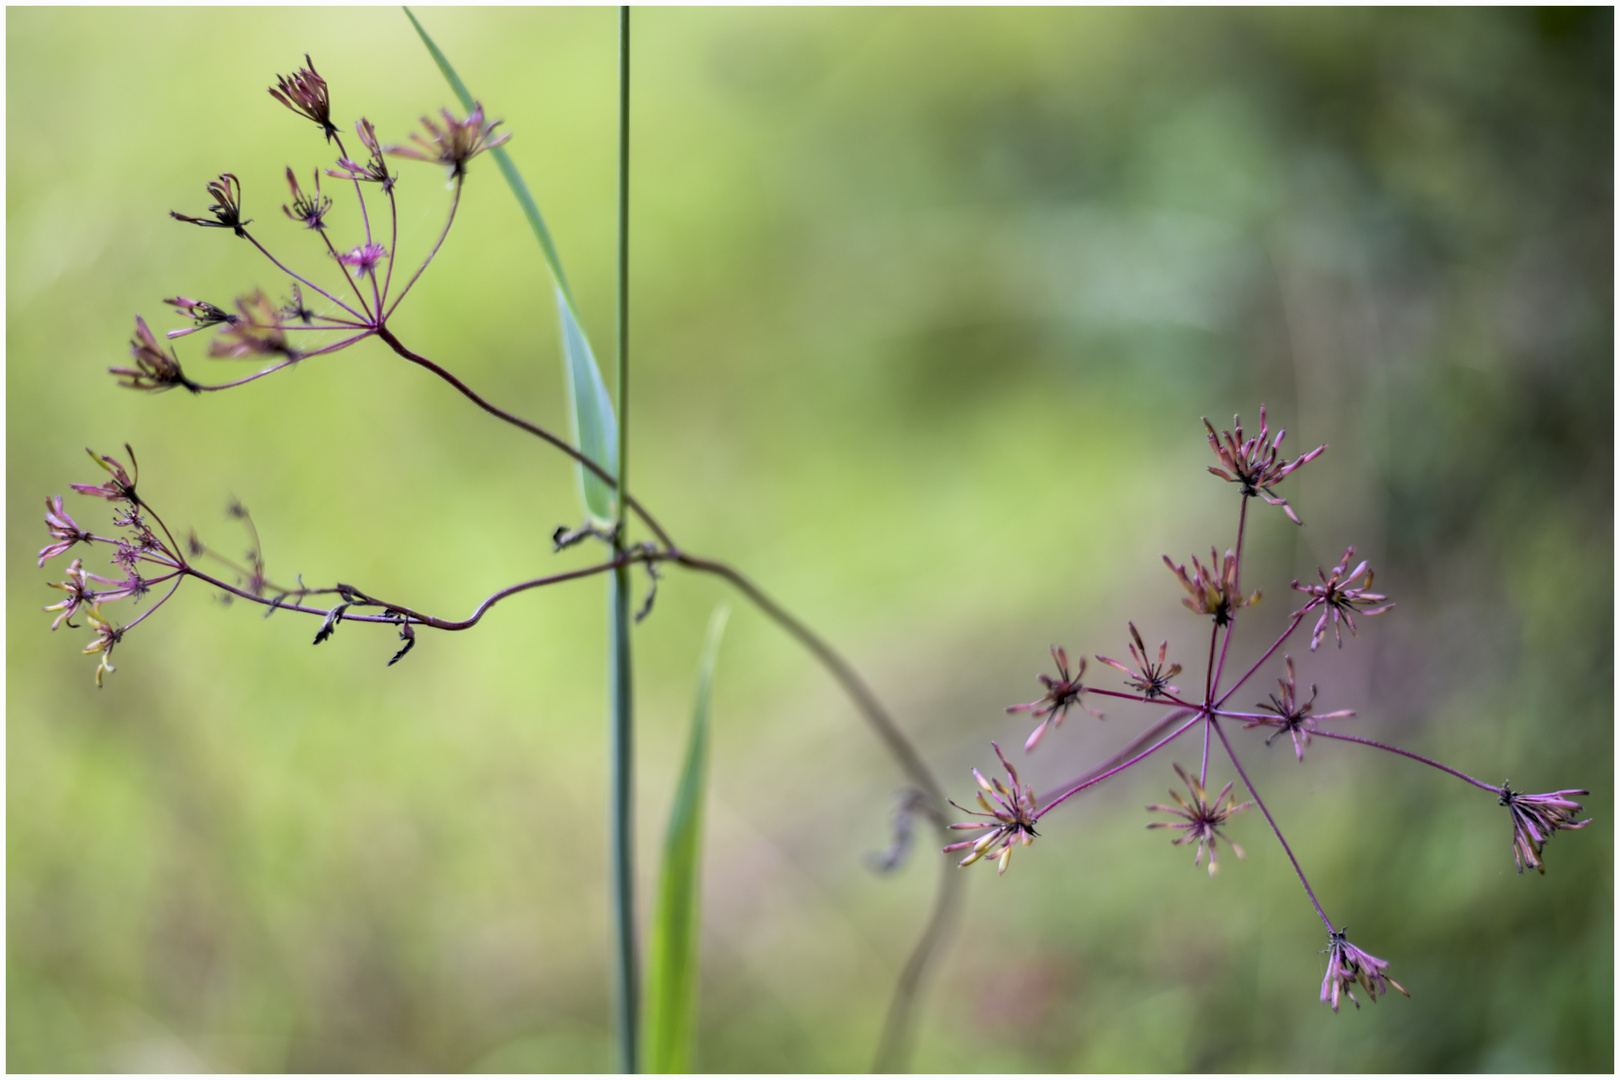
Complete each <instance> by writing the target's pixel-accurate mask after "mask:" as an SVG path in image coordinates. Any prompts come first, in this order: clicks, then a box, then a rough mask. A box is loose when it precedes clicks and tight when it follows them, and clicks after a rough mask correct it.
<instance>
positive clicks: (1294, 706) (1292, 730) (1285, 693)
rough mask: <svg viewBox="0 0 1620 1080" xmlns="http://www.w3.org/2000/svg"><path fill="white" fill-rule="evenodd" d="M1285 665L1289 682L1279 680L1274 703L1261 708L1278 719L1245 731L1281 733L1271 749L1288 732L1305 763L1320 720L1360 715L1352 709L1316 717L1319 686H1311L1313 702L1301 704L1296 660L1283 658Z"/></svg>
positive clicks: (1256, 723)
mask: <svg viewBox="0 0 1620 1080" xmlns="http://www.w3.org/2000/svg"><path fill="white" fill-rule="evenodd" d="M1283 663H1284V664H1286V665H1287V666H1288V678H1287V679H1286V680H1284V679H1278V680H1277V691H1278V692H1277V693H1275V694H1272V695H1271V703H1270V704H1269V705H1268V704H1266V703H1264V702H1262V703H1261V704H1260V706H1259V707H1260V708H1262V709H1264V710H1266V712H1270V713H1276V714H1277V719H1275V720H1251V721H1250V722H1248V723H1247V724H1244V725H1243V729H1244V730H1245V731H1247V730H1248V729H1249V728H1253V727H1274V728H1276V729H1277V730H1276V731H1275V732H1274V733H1273V734H1272V735H1271V737H1270V738H1268V739H1266V745H1267V746H1270V745H1271V740H1272V739H1275V738H1276V737H1277V736H1278V735H1281V734H1282V733H1283V732H1285V731H1286V732H1288V735H1289V737H1290V738H1292V739H1293V740H1294V756H1295V757H1297V758H1298V759H1299V760H1300V761H1304V760H1305V748H1306V747H1307V746H1309V745H1311V728H1313V727H1314V726H1315V725H1316V722H1317V721H1318V720H1342V719H1344V718H1345V717H1349V716H1354V715H1356V714H1355V713H1354V712H1353V711H1351V710H1350V709H1340V710H1338V711H1337V712H1330V713H1322V714H1320V715H1318V716H1312V715H1311V706H1312V705H1313V704H1314V703H1315V702H1316V685H1315V684H1314V683H1313V684H1312V685H1311V696H1310V699H1309V700H1307V701H1304V702H1301V701H1300V700H1299V695H1298V689H1297V688H1296V687H1295V685H1294V661H1293V658H1292V657H1288V656H1285V657H1283Z"/></svg>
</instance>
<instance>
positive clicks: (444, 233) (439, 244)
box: [379, 175, 465, 322]
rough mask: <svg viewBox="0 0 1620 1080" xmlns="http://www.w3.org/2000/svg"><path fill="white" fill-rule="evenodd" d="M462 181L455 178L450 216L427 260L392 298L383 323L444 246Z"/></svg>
mask: <svg viewBox="0 0 1620 1080" xmlns="http://www.w3.org/2000/svg"><path fill="white" fill-rule="evenodd" d="M464 179H465V177H464V176H460V175H458V176H457V177H456V191H455V194H454V195H453V196H452V197H451V199H450V216H449V217H447V218H445V220H444V228H443V229H440V230H439V238H438V239H437V240H436V241H434V243H433V250H432V251H430V252H428V253H427V258H425V259H423V260H422V265H421V266H418V267H417V268H416V273H414V274H412V275H411V280H409V281H407V282H406V283H405V287H404V288H403V289H401V290H399V295H398V296H396V297H394V302H393V303H392V304H389V305H388V310H387V311H386V312H385V313H384V314H383V317H382V318H383V321H384V322H386V321H387V320H388V318H389V316H391V315H393V314H394V309H395V308H397V307H399V302H400V301H401V300H403V299H405V294H406V293H408V292H410V291H411V286H413V285H415V284H416V279H417V278H419V277H421V276H422V271H424V270H426V269H427V268H428V263H430V262H432V261H433V258H434V256H436V255H438V253H439V248H440V247H442V246H443V245H444V238H445V237H447V236H449V235H450V226H451V225H453V224H455V221H456V208H457V207H458V206H460V205H461V185H462V182H463V180H464ZM389 197H390V198H392V197H393V195H392V193H390V194H389ZM389 258H390V260H392V258H393V256H392V254H390V256H389ZM392 278H393V263H392V262H391V261H390V263H389V279H390V280H392ZM379 306H380V305H379Z"/></svg>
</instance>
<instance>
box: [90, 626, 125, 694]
mask: <svg viewBox="0 0 1620 1080" xmlns="http://www.w3.org/2000/svg"><path fill="white" fill-rule="evenodd" d="M89 619H90V625H91V626H92V627H93V628H94V629H95V631H96V640H94V641H92V642H91V643H90V644H88V645H86V646H85V647H84V650H83V652H84V655H86V656H88V655H90V654H91V653H100V654H101V663H100V664H98V665H97V666H96V687H97V688H98V689H99V688H100V687H101V677H102V675H104V674H106V673H107V672H110V671H117V670H118V669H117V668H115V667H113V666H112V663H111V660H112V651H113V646H114V645H117V644H118V642H119V640H120V639H122V638H123V636H124V631H123V630H122V629H120V628H119V627H116V626H114V625H113V624H112V623H110V622H108V621H107V620H106V619H103V618H102V617H101V608H100V607H99V606H96V607H93V608H91V609H90V615H89Z"/></svg>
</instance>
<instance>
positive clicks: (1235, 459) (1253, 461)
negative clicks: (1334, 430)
mask: <svg viewBox="0 0 1620 1080" xmlns="http://www.w3.org/2000/svg"><path fill="white" fill-rule="evenodd" d="M1232 427H1233V428H1234V429H1235V432H1234V431H1223V432H1221V435H1220V437H1219V438H1217V437H1216V435H1215V429H1214V427H1212V426H1211V425H1210V422H1209V421H1208V420H1207V419H1206V420H1205V421H1204V430H1205V431H1206V432H1208V433H1209V447H1210V449H1211V450H1214V451H1215V456H1216V457H1217V458H1219V459H1220V462H1221V467H1220V468H1216V467H1215V466H1213V465H1211V466H1210V467H1209V471H1210V472H1212V473H1214V474H1215V475H1216V476H1218V477H1220V478H1221V479H1222V480H1228V481H1231V482H1232V483H1234V484H1241V485H1242V486H1243V494H1244V495H1246V496H1248V495H1258V496H1259V497H1260V498H1262V499H1264V500H1266V502H1268V503H1270V504H1271V505H1273V506H1280V507H1282V508H1283V513H1285V514H1287V515H1288V519H1289V520H1290V521H1292V522H1293V523H1294V524H1295V525H1299V524H1301V522H1300V520H1299V517H1298V516H1297V515H1296V514H1295V513H1294V508H1293V507H1292V506H1289V505H1288V500H1287V499H1283V498H1279V497H1278V496H1277V494H1276V493H1275V492H1273V491H1272V490H1271V485H1273V484H1275V483H1277V482H1278V481H1280V480H1281V479H1282V478H1283V477H1285V476H1287V475H1288V474H1289V473H1291V472H1293V471H1294V470H1295V469H1297V468H1299V467H1300V466H1301V465H1303V464H1305V463H1306V462H1307V461H1313V460H1315V459H1316V458H1317V457H1318V456H1319V455H1320V454H1321V453H1322V451H1324V450H1326V449H1327V447H1326V446H1318V447H1317V448H1316V449H1315V450H1312V451H1311V452H1310V453H1308V454H1302V455H1300V456H1299V457H1297V458H1295V459H1294V460H1293V461H1288V460H1286V459H1283V458H1280V451H1281V447H1282V441H1283V436H1284V435H1286V434H1288V432H1287V431H1286V430H1280V431H1278V432H1277V437H1276V438H1275V439H1273V440H1272V441H1271V445H1269V446H1267V445H1266V407H1265V406H1264V405H1262V406H1260V431H1259V433H1258V434H1257V435H1255V436H1254V437H1253V438H1252V439H1245V438H1244V437H1243V421H1242V420H1240V419H1239V418H1238V417H1236V416H1234V417H1232ZM1223 440H1224V441H1223Z"/></svg>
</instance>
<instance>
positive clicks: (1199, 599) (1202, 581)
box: [1163, 548, 1260, 626]
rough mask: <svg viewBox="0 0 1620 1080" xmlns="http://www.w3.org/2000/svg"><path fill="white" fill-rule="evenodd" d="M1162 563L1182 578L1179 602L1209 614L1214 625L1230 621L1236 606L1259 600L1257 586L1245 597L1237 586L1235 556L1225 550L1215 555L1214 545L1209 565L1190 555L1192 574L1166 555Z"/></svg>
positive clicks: (1189, 608)
mask: <svg viewBox="0 0 1620 1080" xmlns="http://www.w3.org/2000/svg"><path fill="white" fill-rule="evenodd" d="M1163 558H1164V565H1166V566H1168V567H1169V568H1170V572H1171V573H1172V574H1174V575H1176V577H1177V578H1178V579H1180V581H1181V587H1182V588H1184V589H1186V590H1187V595H1186V596H1184V597H1182V598H1181V602H1182V604H1183V605H1185V606H1186V608H1187V610H1188V611H1191V612H1193V613H1194V614H1197V615H1208V616H1210V617H1211V618H1213V619H1214V620H1215V625H1216V626H1225V625H1226V624H1227V623H1229V622H1231V621H1232V615H1233V614H1234V613H1235V612H1236V611H1237V610H1238V609H1239V608H1246V607H1250V606H1252V605H1254V604H1258V603H1259V602H1260V590H1259V589H1256V590H1255V591H1254V592H1253V593H1251V594H1250V595H1249V596H1248V598H1247V599H1245V598H1244V596H1243V594H1242V593H1241V592H1240V591H1239V590H1238V560H1237V556H1236V555H1234V554H1233V553H1232V552H1230V551H1228V552H1227V553H1226V554H1225V555H1216V554H1215V549H1214V548H1210V549H1209V568H1208V569H1206V568H1205V567H1204V564H1203V563H1200V562H1199V561H1198V556H1196V555H1194V556H1193V559H1192V564H1193V572H1192V576H1191V577H1189V576H1188V575H1187V568H1186V567H1185V566H1177V565H1176V564H1175V563H1173V562H1171V561H1170V556H1168V555H1166V556H1164V557H1163Z"/></svg>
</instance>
